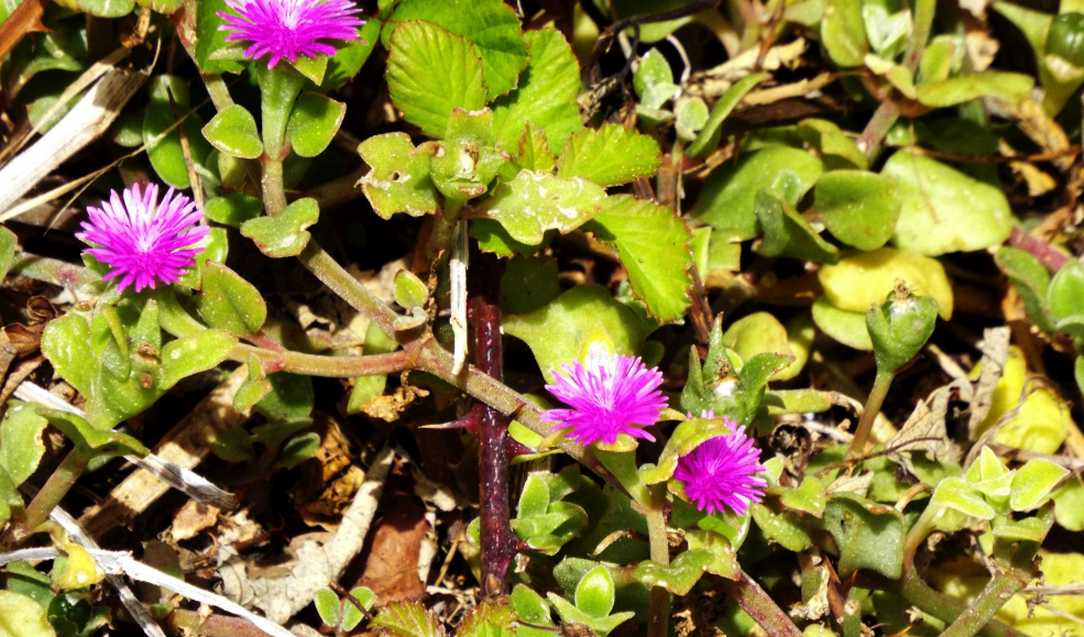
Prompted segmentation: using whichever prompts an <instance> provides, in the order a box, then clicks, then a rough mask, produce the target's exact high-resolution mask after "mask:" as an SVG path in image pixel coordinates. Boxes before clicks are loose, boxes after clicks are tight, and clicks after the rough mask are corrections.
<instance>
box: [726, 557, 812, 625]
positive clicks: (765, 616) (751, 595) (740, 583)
mask: <svg viewBox="0 0 1084 637" xmlns="http://www.w3.org/2000/svg"><path fill="white" fill-rule="evenodd" d="M723 590H724V591H725V592H726V594H727V595H729V596H731V597H733V598H734V601H736V602H737V603H738V606H740V607H741V609H742V610H743V611H745V612H746V613H748V614H749V616H750V617H752V618H753V620H754V621H756V623H757V624H759V625H760V627H761V628H763V629H764V632H765V633H767V634H768V635H771V636H772V637H801V635H802V631H800V630H798V627H797V626H795V625H794V622H792V621H791V620H790V617H787V614H786V613H784V612H783V609H781V608H779V606H778V605H776V603H775V602H774V601H773V600H772V598H771V596H770V595H768V593H767V592H765V591H764V589H763V588H761V587H760V584H757V583H756V581H755V580H753V578H751V577H749V575H748V574H746V573H745V572H744V571H742V572H741V574H740V576H739V577H738V579H737V581H734V580H729V579H724V580H723Z"/></svg>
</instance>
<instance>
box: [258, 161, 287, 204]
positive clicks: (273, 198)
mask: <svg viewBox="0 0 1084 637" xmlns="http://www.w3.org/2000/svg"><path fill="white" fill-rule="evenodd" d="M260 165H261V166H262V167H263V176H262V177H261V178H260V188H261V189H262V191H263V207H264V210H266V211H267V214H269V215H271V216H275V215H277V214H279V213H281V212H282V211H283V210H285V209H286V190H285V187H284V186H283V182H282V160H281V159H273V158H271V157H264V158H263V160H262V161H261V162H260Z"/></svg>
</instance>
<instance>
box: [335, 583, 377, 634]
mask: <svg viewBox="0 0 1084 637" xmlns="http://www.w3.org/2000/svg"><path fill="white" fill-rule="evenodd" d="M350 597H353V598H354V601H356V602H357V604H354V603H352V602H351V601H350V600H348V599H344V600H343V603H342V622H341V624H340V625H341V627H342V629H343V630H345V631H348V632H349V631H351V630H354V629H355V628H357V625H358V624H360V623H361V620H362V619H364V618H365V616H364V615H363V614H362V612H361V610H359V609H358V606H361V608H364V609H365V611H366V612H368V611H370V610H372V608H373V605H374V604H376V593H374V592H373V591H372V589H371V588H369V587H368V586H358V587H356V588H353V589H351V590H350Z"/></svg>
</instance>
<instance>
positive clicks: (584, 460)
mask: <svg viewBox="0 0 1084 637" xmlns="http://www.w3.org/2000/svg"><path fill="white" fill-rule="evenodd" d="M422 338H423V339H424V342H420V343H419V345H418V358H417V363H416V367H415V369H418V370H421V371H425V372H429V373H430V374H433V375H434V376H437V377H438V378H440V379H441V380H443V381H445V382H447V383H449V384H451V385H453V386H455V387H458V388H459V389H461V390H462V391H464V392H466V393H467V394H469V395H471V396H473V397H475V398H477V399H478V400H480V401H482V402H484V403H485V404H487V405H489V406H490V407H493V408H494V409H497V410H498V411H500V412H501V413H502V414H506V415H509V416H511V417H513V418H515V419H516V420H517V421H519V422H520V423H521V424H523V426H525V427H527V428H529V429H531V430H532V431H534V432H536V433H538V434H539V435H542V436H549V435H550V434H552V433H553V427H552V425H550V424H549V423H547V422H544V421H543V420H542V410H540V409H539V408H538V407H536V406H535V405H533V404H531V403H530V402H528V400H527V399H526V398H525V397H523V396H522V395H521V394H520V393H519V392H517V391H515V390H514V389H512V388H511V387H509V386H507V385H505V384H504V383H502V382H500V381H498V380H496V379H495V378H492V377H490V376H488V375H486V374H483V373H481V372H480V371H478V369H477V368H475V367H474V366H473V365H472V366H468V367H467V369H465V370H463V372H462V373H461V374H459V375H453V374H452V355H451V354H449V353H448V352H447V351H445V349H444V348H443V347H441V346H440V344H439V343H437V342H436V340H434V339H433V337H432V335H428V334H427V335H426V336H424V337H422ZM561 449H562V450H563V451H564V452H565V453H567V454H568V455H569V456H570V457H571V458H572V459H574V460H576V461H577V462H579V463H580V464H582V465H583V466H585V467H586V468H588V469H590V470H591V471H593V472H594V473H596V474H598V475H599V476H602V477H603V478H605V479H607V480H610V481H613V476H611V475H610V474H609V472H608V471H606V469H605V468H604V467H603V466H602V465H600V464H599V462H598V460H596V459H595V458H594V456H592V455H591V454H590V453H587V450H586V449H584V448H583V447H582V446H580V445H577V444H575V443H572V442H569V441H564V442H562V443H561Z"/></svg>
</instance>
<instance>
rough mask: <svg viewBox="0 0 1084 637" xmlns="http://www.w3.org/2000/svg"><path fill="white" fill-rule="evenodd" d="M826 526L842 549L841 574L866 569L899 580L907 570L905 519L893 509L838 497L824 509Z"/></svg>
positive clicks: (847, 496) (863, 499)
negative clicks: (904, 555)
mask: <svg viewBox="0 0 1084 637" xmlns="http://www.w3.org/2000/svg"><path fill="white" fill-rule="evenodd" d="M824 527H825V528H826V529H827V530H828V532H829V533H831V534H832V537H833V538H834V539H835V541H836V546H838V547H839V551H840V557H839V573H840V575H842V576H844V577H846V576H848V575H850V574H851V573H853V572H854V571H856V570H858V569H860V568H862V569H869V570H871V571H874V572H876V573H880V574H881V575H884V576H885V577H887V578H889V579H897V578H899V576H900V572H901V569H902V567H903V544H904V541H903V540H904V535H905V530H906V529H905V527H904V523H903V516H902V515H901V514H900V512H899V511H897V510H896V509H894V508H892V507H890V506H884V505H880V504H876V503H874V502H871V501H868V500H866V499H865V498H858V497H855V496H849V495H837V496H835V497H833V498H832V499H831V500H829V501H828V504H827V506H825V508H824Z"/></svg>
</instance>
